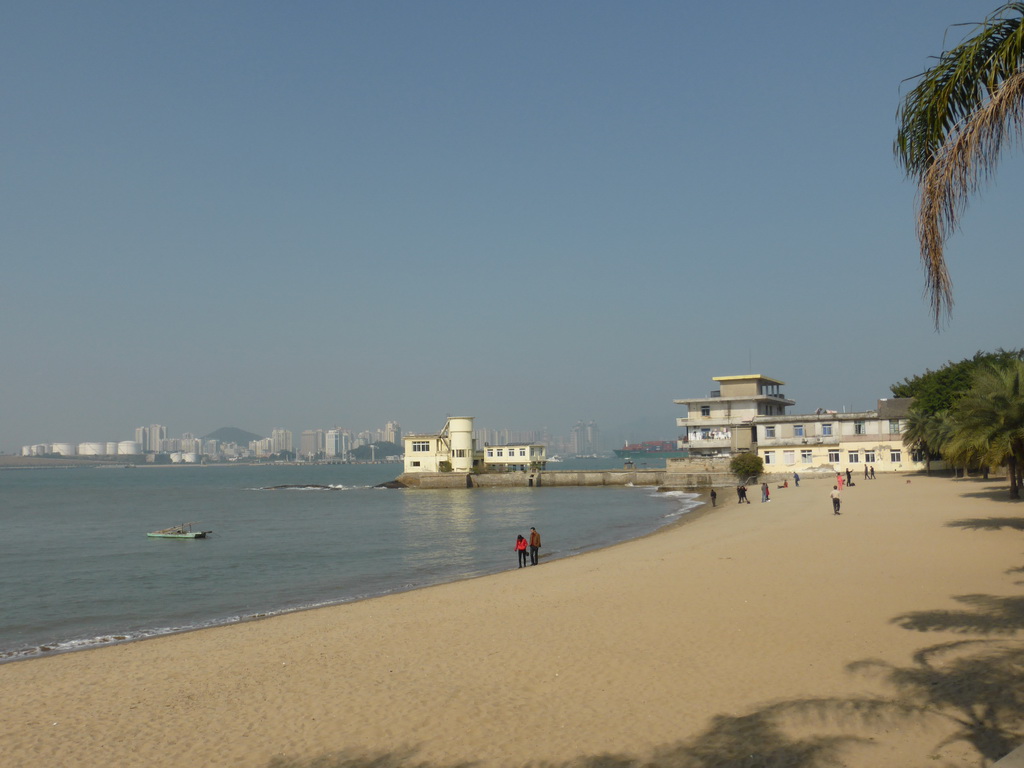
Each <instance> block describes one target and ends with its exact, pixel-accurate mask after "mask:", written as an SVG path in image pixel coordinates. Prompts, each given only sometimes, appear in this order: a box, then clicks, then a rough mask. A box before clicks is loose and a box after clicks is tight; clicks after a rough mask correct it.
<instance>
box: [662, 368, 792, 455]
mask: <svg viewBox="0 0 1024 768" xmlns="http://www.w3.org/2000/svg"><path fill="white" fill-rule="evenodd" d="M712 381H716V382H718V384H719V388H718V389H717V390H713V391H712V392H711V393H710V395H709V396H708V397H696V398H691V399H685V400H675V401H674V402H675V404H676V405H683V406H686V410H687V414H686V416H680V417H679V418H677V419H676V425H677V426H679V427H682V428H683V429H685V430H686V432H685V434H684V436H683V438H682V440H681V442H682V443H684V445H682V446H680V447H681V448H685V449H687V450H689V452H690V456H693V457H705V458H706V457H713V456H731V455H732V454H734V453H739V452H741V451H750V450H756V448H755V446H756V443H757V438H756V427H755V424H754V420H755V419H756V418H757V417H758V416H776V415H778V416H782V415H784V414H785V413H786V407H787V406H790V405H795V403H794V401H793V400H788V399H787V398H786V397H785V395H783V394H782V387H784V386H785V384H786V382H784V381H779V380H778V379H770V378H768V377H767V376H761V375H759V374H757V375H755V374H748V375H746V376H715V377H713V378H712Z"/></svg>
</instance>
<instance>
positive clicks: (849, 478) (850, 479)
mask: <svg viewBox="0 0 1024 768" xmlns="http://www.w3.org/2000/svg"><path fill="white" fill-rule="evenodd" d="M846 484H847V485H853V472H851V471H850V468H849V467H847V468H846Z"/></svg>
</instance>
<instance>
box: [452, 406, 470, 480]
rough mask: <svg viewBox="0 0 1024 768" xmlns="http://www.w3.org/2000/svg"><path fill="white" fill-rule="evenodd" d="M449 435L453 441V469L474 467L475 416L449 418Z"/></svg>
mask: <svg viewBox="0 0 1024 768" xmlns="http://www.w3.org/2000/svg"><path fill="white" fill-rule="evenodd" d="M448 437H449V439H451V441H452V471H453V472H469V471H470V470H471V469H473V417H472V416H469V417H460V418H450V419H448Z"/></svg>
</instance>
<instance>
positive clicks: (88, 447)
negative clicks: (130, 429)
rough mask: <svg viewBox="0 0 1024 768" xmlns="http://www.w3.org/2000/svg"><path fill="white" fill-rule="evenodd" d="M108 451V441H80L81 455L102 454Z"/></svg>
mask: <svg viewBox="0 0 1024 768" xmlns="http://www.w3.org/2000/svg"><path fill="white" fill-rule="evenodd" d="M106 451H107V444H106V443H79V444H78V455H79V456H102V455H103V454H104V453H106Z"/></svg>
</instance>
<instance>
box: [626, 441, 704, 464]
mask: <svg viewBox="0 0 1024 768" xmlns="http://www.w3.org/2000/svg"><path fill="white" fill-rule="evenodd" d="M615 455H616V456H618V457H619V458H620V459H633V460H637V459H639V460H643V459H685V458H686V457H687V456H689V455H690V452H689V451H681V450H679V448H678V447H677V446H676V442H675V441H674V440H651V441H649V442H646V443H627V444H626V446H625V447H624V448H616V449H615Z"/></svg>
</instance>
